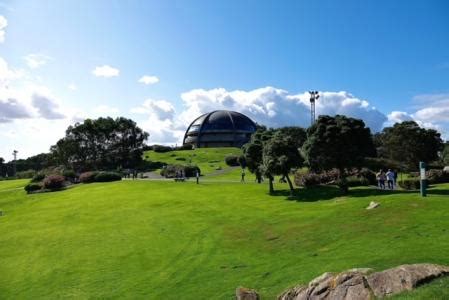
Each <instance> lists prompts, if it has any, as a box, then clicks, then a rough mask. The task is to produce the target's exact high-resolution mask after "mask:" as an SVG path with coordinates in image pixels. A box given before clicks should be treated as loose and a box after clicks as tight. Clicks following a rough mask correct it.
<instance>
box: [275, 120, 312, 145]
mask: <svg viewBox="0 0 449 300" xmlns="http://www.w3.org/2000/svg"><path fill="white" fill-rule="evenodd" d="M275 134H280V135H283V136H289V137H291V141H292V142H293V144H294V145H295V147H296V148H298V149H299V148H301V147H302V145H303V144H304V142H305V141H306V139H307V132H306V130H305V129H304V128H302V127H297V126H287V127H281V128H278V129H276V132H275Z"/></svg>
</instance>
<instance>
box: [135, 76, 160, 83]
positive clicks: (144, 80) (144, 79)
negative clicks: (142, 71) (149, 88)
mask: <svg viewBox="0 0 449 300" xmlns="http://www.w3.org/2000/svg"><path fill="white" fill-rule="evenodd" d="M139 82H140V83H143V84H145V85H149V84H155V83H158V82H159V78H157V77H156V76H149V75H144V76H142V77H141V78H140V79H139Z"/></svg>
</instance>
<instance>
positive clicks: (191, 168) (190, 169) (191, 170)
mask: <svg viewBox="0 0 449 300" xmlns="http://www.w3.org/2000/svg"><path fill="white" fill-rule="evenodd" d="M197 171H198V173H199V174H201V170H200V168H198V167H197V166H195V165H186V166H184V165H167V166H166V167H165V168H164V169H162V170H161V176H164V177H166V178H174V177H176V174H178V175H179V174H181V172H182V174H183V175H184V177H195V176H196V172H197Z"/></svg>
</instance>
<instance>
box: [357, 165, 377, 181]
mask: <svg viewBox="0 0 449 300" xmlns="http://www.w3.org/2000/svg"><path fill="white" fill-rule="evenodd" d="M357 176H358V177H359V178H360V179H361V180H362V179H363V180H362V181H364V182H365V183H367V184H363V185H370V184H371V185H376V184H377V179H376V173H374V172H373V171H371V170H370V169H367V168H362V169H361V170H360V171H358V173H357Z"/></svg>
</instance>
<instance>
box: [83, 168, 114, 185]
mask: <svg viewBox="0 0 449 300" xmlns="http://www.w3.org/2000/svg"><path fill="white" fill-rule="evenodd" d="M118 180H122V175H121V174H119V173H116V172H103V171H101V172H98V171H90V172H84V173H82V174H81V175H80V182H82V183H92V182H110V181H118Z"/></svg>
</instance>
